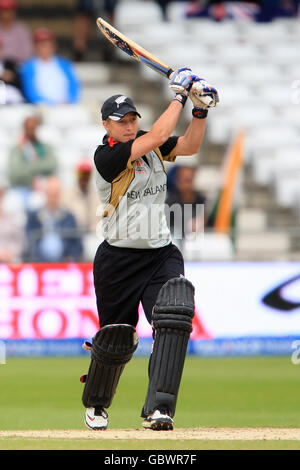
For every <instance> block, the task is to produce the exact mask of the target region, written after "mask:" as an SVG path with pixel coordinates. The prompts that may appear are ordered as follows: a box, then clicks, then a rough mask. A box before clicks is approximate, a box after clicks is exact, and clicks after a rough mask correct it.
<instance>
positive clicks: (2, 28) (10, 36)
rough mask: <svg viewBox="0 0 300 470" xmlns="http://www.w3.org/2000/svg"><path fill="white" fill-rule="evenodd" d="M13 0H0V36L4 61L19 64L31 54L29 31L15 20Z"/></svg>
mask: <svg viewBox="0 0 300 470" xmlns="http://www.w3.org/2000/svg"><path fill="white" fill-rule="evenodd" d="M17 8H18V4H17V2H16V1H15V0H0V34H1V36H2V37H3V42H4V51H3V55H4V58H5V59H10V60H13V61H15V62H17V63H21V62H23V61H24V60H28V59H29V58H30V57H31V56H32V53H33V43H32V36H31V31H30V30H29V29H28V28H27V26H25V25H24V24H23V23H22V22H21V21H19V20H18V19H17V15H16V13H17Z"/></svg>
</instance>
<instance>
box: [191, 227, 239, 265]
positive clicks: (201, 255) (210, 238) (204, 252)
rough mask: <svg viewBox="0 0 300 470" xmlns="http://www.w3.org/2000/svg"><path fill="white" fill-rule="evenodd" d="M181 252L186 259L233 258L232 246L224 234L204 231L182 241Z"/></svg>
mask: <svg viewBox="0 0 300 470" xmlns="http://www.w3.org/2000/svg"><path fill="white" fill-rule="evenodd" d="M182 250H183V253H184V258H185V260H186V261H200V260H201V261H231V260H233V259H234V248H233V245H232V242H231V239H230V237H229V236H228V235H226V234H221V233H204V234H202V235H200V236H199V237H196V238H193V239H190V240H188V239H186V240H184V242H183V249H182Z"/></svg>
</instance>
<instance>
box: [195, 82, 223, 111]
mask: <svg viewBox="0 0 300 470" xmlns="http://www.w3.org/2000/svg"><path fill="white" fill-rule="evenodd" d="M188 96H189V98H190V99H191V101H192V102H193V105H194V107H195V108H202V109H210V108H215V107H216V106H217V104H218V103H219V95H218V92H217V90H216V89H215V88H214V87H213V86H211V85H210V84H209V83H208V82H207V81H206V80H204V79H203V78H199V77H195V78H194V79H193V83H192V86H191V88H190V90H189V93H188Z"/></svg>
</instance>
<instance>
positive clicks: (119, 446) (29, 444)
mask: <svg viewBox="0 0 300 470" xmlns="http://www.w3.org/2000/svg"><path fill="white" fill-rule="evenodd" d="M20 449H22V450H106V451H108V450H111V451H116V450H133V451H139V450H158V451H159V450H164V451H165V450H299V449H300V443H299V442H297V441H288V440H282V441H243V440H239V441H228V440H220V441H204V440H198V441H197V440H189V441H181V442H180V441H179V442H178V441H177V442H176V444H174V442H173V441H170V440H163V439H162V440H159V441H156V440H154V439H153V440H147V441H142V440H141V441H140V440H138V441H134V442H130V441H128V440H122V439H120V440H118V441H117V442H116V441H110V440H105V441H101V440H100V439H99V440H92V441H89V440H88V439H72V440H69V441H68V440H66V439H51V440H47V439H14V438H5V440H4V439H0V450H20Z"/></svg>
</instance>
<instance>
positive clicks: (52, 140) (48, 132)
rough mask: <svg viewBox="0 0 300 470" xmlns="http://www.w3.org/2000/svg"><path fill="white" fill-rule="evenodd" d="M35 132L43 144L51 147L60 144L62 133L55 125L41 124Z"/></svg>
mask: <svg viewBox="0 0 300 470" xmlns="http://www.w3.org/2000/svg"><path fill="white" fill-rule="evenodd" d="M36 133H37V137H38V138H39V139H40V140H41V141H42V142H44V143H45V144H48V145H51V146H53V147H58V146H60V145H61V144H62V141H63V134H62V132H61V130H60V129H59V128H58V127H56V126H50V125H47V124H41V125H40V126H39V127H38V128H37V131H36Z"/></svg>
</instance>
